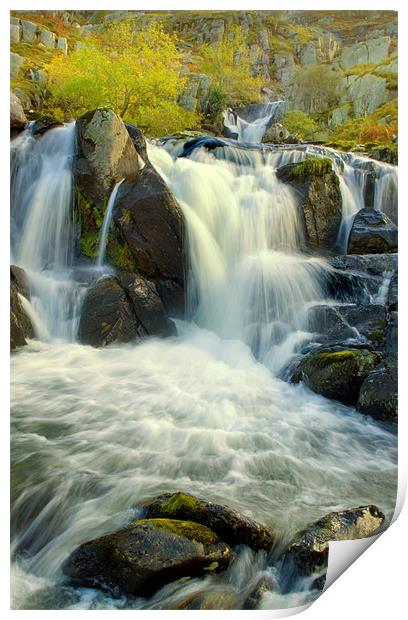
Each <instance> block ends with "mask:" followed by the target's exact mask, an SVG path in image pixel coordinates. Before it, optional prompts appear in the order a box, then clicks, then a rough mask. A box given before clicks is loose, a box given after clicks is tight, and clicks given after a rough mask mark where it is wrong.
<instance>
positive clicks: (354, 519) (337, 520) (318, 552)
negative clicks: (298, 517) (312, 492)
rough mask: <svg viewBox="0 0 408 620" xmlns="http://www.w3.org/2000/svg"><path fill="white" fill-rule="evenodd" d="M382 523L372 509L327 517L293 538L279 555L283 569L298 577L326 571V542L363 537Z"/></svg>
mask: <svg viewBox="0 0 408 620" xmlns="http://www.w3.org/2000/svg"><path fill="white" fill-rule="evenodd" d="M383 521H384V515H383V513H382V512H381V511H380V510H379V509H378V508H377V507H376V506H360V507H359V508H352V509H350V510H344V511H342V512H331V513H329V514H327V515H326V516H324V517H323V518H322V519H319V520H318V521H316V522H315V523H313V524H312V525H310V526H308V527H307V528H305V529H304V530H302V531H301V532H299V533H298V534H296V535H295V537H294V539H293V540H292V542H291V543H290V545H289V547H288V549H287V550H286V551H285V553H284V556H283V560H284V564H285V565H286V570H287V571H288V572H290V571H291V570H292V571H293V573H294V574H295V575H296V577H297V578H298V577H299V576H300V575H311V574H312V573H314V572H317V571H319V570H322V569H324V568H326V567H327V562H328V556H329V543H330V541H339V540H356V539H359V538H367V537H369V536H372V535H374V534H375V533H377V532H378V530H379V528H380V527H381V525H382V523H383Z"/></svg>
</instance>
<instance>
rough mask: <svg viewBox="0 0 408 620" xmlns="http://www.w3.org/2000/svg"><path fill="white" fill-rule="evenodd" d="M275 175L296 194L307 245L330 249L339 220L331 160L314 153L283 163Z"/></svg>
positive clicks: (337, 198)
mask: <svg viewBox="0 0 408 620" xmlns="http://www.w3.org/2000/svg"><path fill="white" fill-rule="evenodd" d="M277 175H278V178H279V179H280V180H281V181H283V182H285V183H289V184H290V185H291V186H292V187H293V189H294V190H295V192H296V194H297V196H298V200H299V207H300V211H301V214H302V216H303V224H304V233H305V241H306V243H307V245H308V246H309V247H310V248H312V249H314V250H316V249H320V250H332V249H334V247H335V245H336V241H337V235H338V232H339V228H340V224H341V220H342V199H341V193H340V187H339V180H338V178H337V175H336V173H335V172H334V171H333V166H332V162H331V160H330V159H327V158H322V157H314V158H310V159H306V160H305V161H303V162H301V163H298V164H287V165H286V166H282V167H281V168H279V169H278V171H277Z"/></svg>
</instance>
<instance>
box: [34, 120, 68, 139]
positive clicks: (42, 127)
mask: <svg viewBox="0 0 408 620" xmlns="http://www.w3.org/2000/svg"><path fill="white" fill-rule="evenodd" d="M63 126H64V123H62V122H61V121H56V120H55V118H52V117H50V116H43V117H42V118H39V119H37V120H36V121H34V123H33V125H32V126H31V133H32V134H33V136H42V135H44V134H45V133H46V132H47V131H50V129H55V128H56V127H63Z"/></svg>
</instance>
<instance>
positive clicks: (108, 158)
mask: <svg viewBox="0 0 408 620" xmlns="http://www.w3.org/2000/svg"><path fill="white" fill-rule="evenodd" d="M75 127H76V137H77V153H76V156H75V160H74V164H73V173H74V177H75V181H76V184H77V186H78V187H79V189H80V191H81V192H82V193H83V194H84V196H85V197H86V198H87V200H88V201H90V202H92V203H93V204H95V205H96V206H98V207H101V208H103V209H104V208H105V206H106V202H107V200H108V199H109V196H110V193H111V192H112V190H113V187H114V185H115V183H118V182H119V181H121V180H122V179H134V178H135V177H136V176H137V174H138V171H139V166H140V164H139V158H138V154H137V152H136V149H135V147H134V145H133V142H132V139H131V137H130V135H129V133H128V131H127V129H126V127H125V125H124V123H123V121H122V120H121V119H120V118H119V116H117V115H116V114H115V113H114V112H113V110H110V109H104V108H98V109H96V110H93V111H92V112H87V113H86V114H84V115H83V116H81V117H80V118H79V119H78V120H77V122H76V126H75Z"/></svg>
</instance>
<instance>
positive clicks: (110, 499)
mask: <svg viewBox="0 0 408 620" xmlns="http://www.w3.org/2000/svg"><path fill="white" fill-rule="evenodd" d="M178 327H179V332H180V334H181V336H180V337H179V338H173V339H167V340H159V339H152V340H149V341H146V342H145V343H142V344H140V345H138V346H117V347H109V348H107V349H105V350H97V349H93V348H91V347H87V346H81V345H78V344H61V343H55V344H41V343H34V342H32V343H31V345H30V346H29V348H26V349H23V350H21V351H20V352H19V353H18V354H16V355H15V356H14V357H13V359H12V366H13V369H12V370H13V391H12V405H13V417H12V433H13V438H14V441H13V449H12V482H13V499H12V524H13V540H14V543H13V550H14V553H15V554H17V555H16V557H17V558H18V557H19V556H26V560H25V561H24V564H21V563H18V564H16V565H15V568H16V571H18V570H24V573H25V581H26V582H28V583H31V582H32V581H33V582H35V581H36V580H38V579H42V580H46V581H48V582H49V583H50V584H53V585H54V586H55V584H56V583H57V584H58V581H59V580H60V575H61V573H60V569H61V565H62V563H63V561H64V559H65V558H66V557H67V555H68V554H69V553H70V552H71V551H72V550H73V549H74V548H75V547H76V546H77V545H78V544H80V543H81V542H83V541H84V540H87V539H90V538H93V537H95V536H98V535H101V534H103V533H105V532H108V531H112V530H113V529H115V528H117V527H120V526H122V525H124V524H125V523H127V522H128V521H129V520H130V519H131V518H134V517H135V516H137V512H136V511H135V505H136V504H137V503H138V501H140V500H142V499H145V498H146V497H149V496H152V495H155V494H156V493H160V492H163V491H172V490H184V491H188V492H190V493H194V494H196V495H198V496H201V497H205V498H207V499H209V500H213V501H219V502H221V503H228V504H230V505H231V506H233V507H235V508H237V509H238V510H241V511H243V512H244V513H246V514H248V515H251V516H252V517H254V518H256V519H258V520H259V521H260V522H263V523H265V524H267V525H270V526H272V527H274V528H275V529H276V530H277V532H278V533H279V537H280V539H281V540H287V539H288V538H289V536H290V535H291V534H293V532H294V531H296V530H298V529H299V528H301V527H303V526H305V525H306V524H308V523H310V522H311V521H313V520H314V519H316V518H318V517H320V516H322V515H323V514H325V513H327V512H329V511H330V510H335V509H341V508H344V507H351V506H355V505H362V504H366V503H374V504H378V505H379V506H381V508H382V509H383V510H385V512H386V514H387V518H388V519H389V518H390V517H391V515H392V511H393V507H394V501H395V492H396V464H395V463H396V445H395V438H394V437H393V436H392V435H391V434H390V433H389V432H387V431H386V430H383V429H382V428H380V427H378V426H377V425H375V424H374V423H371V422H370V421H368V420H367V419H365V418H363V417H362V416H360V415H359V414H357V413H356V412H355V411H354V410H353V409H351V408H347V407H344V406H341V405H339V404H337V403H335V402H330V401H327V400H326V399H324V398H322V397H319V396H318V395H315V394H312V393H311V392H309V391H308V390H307V389H305V388H304V387H302V386H300V385H299V386H293V385H289V384H287V383H285V382H283V381H281V380H279V379H277V378H274V377H272V376H271V374H270V372H269V371H268V370H267V369H266V368H265V367H264V366H263V365H261V364H259V363H256V362H255V360H254V358H253V356H252V354H251V352H250V350H249V349H248V348H247V347H246V346H245V345H244V344H243V343H242V342H239V341H226V340H221V339H220V338H218V337H217V336H215V335H214V334H213V333H210V332H208V331H205V330H200V329H198V328H194V327H193V326H191V325H189V324H180V325H179V326H178ZM28 402H29V403H30V406H29V407H27V403H28ZM27 558H28V559H27ZM261 559H262V558H261ZM261 559H260V561H261ZM264 564H265V559H264V560H263V564H262V562H261V565H260V566H257V565H256V563H254V570H253V578H255V576H256V574H258V573H259V571H260V570H261V569H263V568H264ZM237 573H238V574H237V576H236V577H235V578H234V579H232V583H231V587H232V588H235V589H239V575H240V574H241V571H240V570H238V569H237ZM214 579H215V583H217V579H216V578H214ZM23 581H24V580H23ZM194 583H196V587H198V588H199V589H200V588H203V587H204V585H205V584H203V582H201V581H199V582H194ZM187 585H188V584H187ZM207 585H208V584H207ZM16 587H17V586H16ZM33 587H34V586H33ZM44 587H45V584H44V582H42V585H41V586H40V591H43V589H44ZM177 587H180V586H177ZM189 587H190V586H189ZM26 588H27V586H25V587H21V588H18V587H17V592H16V593H15V600H14V602H13V606H15V607H20V608H21V607H23V608H24V607H25V606H26V607H27V606H29V605H30V604H32V603H30V596H33V595H32V594H31V593H30V591H29V592H27V591H26ZM63 594H64V592H61V591H60V590H59V589H58V587H57V588H54V590H52V595H50V596H51V603H49V604H54V605H55V604H56V602H58V600H59V597H62V596H63ZM89 596H90V595H89V591H88V593H87V592H86V591H85V592H82V591H76V592H75V597H76V598H75V597H74V598H75V600H76V603H75V604H78V605H80V606H82V607H91V606H92V605H93V603H92V602H91V600H90V597H89ZM95 596H96V597H98V596H99V597H102V598H103V600H104V601H105V602H104V603H101V604H102V606H107V603H106V599H109V597H107V595H106V594H105V595H102V594H100V595H98V594H96V595H95ZM169 596H170V594H169V593H167V595H163V593H162V600H161V603H160V604H161V605H163V606H166V605H167V603H166V601H168V597H169ZM304 596H305V597H307V596H309V597H310V593H304ZM163 597H164V598H163ZM91 599H92V597H91ZM92 601H94V599H92ZM155 601H156V602H155ZM94 602H95V601H94ZM278 603H279V605H280V604H281V601H280V600H279V601H278V600H277V606H279V605H278ZM110 604H111V605H116V604H119V602H118V601H116V602H115V601H113V600H111V603H110ZM121 604H122V605H124V606H129V605H132V604H133V605H136V606H137V605H139V606H142V607H145V608H149V607H152V606H154V605H155V604H157V598H156V599H154V600H149V599H144V600H139V601H136V602H133V603H129V602H126V601H125V600H124V601H122V603H121Z"/></svg>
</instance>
